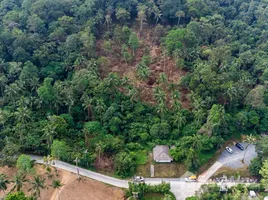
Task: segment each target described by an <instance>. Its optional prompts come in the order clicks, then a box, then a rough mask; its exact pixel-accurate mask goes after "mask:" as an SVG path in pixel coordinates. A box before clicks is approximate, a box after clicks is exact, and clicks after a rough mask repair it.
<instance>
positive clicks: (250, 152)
mask: <svg viewBox="0 0 268 200" xmlns="http://www.w3.org/2000/svg"><path fill="white" fill-rule="evenodd" d="M240 144H242V146H243V147H244V148H246V146H247V143H244V142H241V143H240ZM229 147H231V148H232V150H233V153H232V154H230V153H229V152H227V151H226V150H225V151H223V152H222V153H221V155H220V156H219V158H218V162H220V163H221V164H222V165H224V166H227V167H230V168H233V169H237V168H241V167H244V166H248V165H249V164H250V161H251V160H252V159H253V158H256V157H257V153H256V151H255V145H252V144H251V145H249V146H248V148H247V150H244V151H241V150H240V149H238V148H237V147H236V146H235V145H233V146H229ZM245 153H246V155H245V160H244V163H242V162H241V161H242V159H243V157H244V154H245Z"/></svg>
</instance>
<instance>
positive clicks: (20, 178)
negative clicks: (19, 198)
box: [11, 173, 27, 191]
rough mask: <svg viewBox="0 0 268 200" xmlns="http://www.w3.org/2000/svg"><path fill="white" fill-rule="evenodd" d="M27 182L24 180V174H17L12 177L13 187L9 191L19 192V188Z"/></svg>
mask: <svg viewBox="0 0 268 200" xmlns="http://www.w3.org/2000/svg"><path fill="white" fill-rule="evenodd" d="M26 181H27V179H26V175H24V174H20V173H17V174H16V175H15V176H14V179H13V181H12V182H13V183H14V186H13V188H12V189H11V191H13V190H15V189H16V191H20V190H21V188H22V187H23V185H25V184H24V183H25V182H26Z"/></svg>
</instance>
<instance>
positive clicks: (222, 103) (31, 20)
mask: <svg viewBox="0 0 268 200" xmlns="http://www.w3.org/2000/svg"><path fill="white" fill-rule="evenodd" d="M266 10H267V1H265V0H252V1H248V0H246V1H241V0H233V1H230V2H225V1H213V0H198V1H196V0H178V1H174V0H165V1H160V0H159V1H158V0H153V1H143V0H127V1H125V0H117V1H112V0H100V1H86V0H79V1H75V0H68V1H67V0H53V1H52V0H34V1H29V0H17V1H14V0H0V16H1V17H0V21H1V28H0V153H1V159H0V164H1V165H10V166H11V165H15V164H16V162H17V159H18V158H20V159H19V161H18V164H19V165H18V167H19V168H20V169H21V170H22V171H26V172H27V171H28V169H29V165H28V164H29V163H27V162H28V161H27V160H28V158H26V157H25V156H24V157H20V154H21V152H32V153H36V154H39V155H42V156H48V155H51V156H52V157H54V158H55V159H60V160H63V161H67V162H70V163H73V164H77V165H81V166H84V167H87V168H89V167H92V166H93V165H94V167H95V168H105V167H103V166H102V164H103V162H102V161H103V160H105V161H107V162H108V163H109V168H111V171H113V172H114V173H116V174H117V175H119V176H122V177H127V176H131V175H133V174H134V173H135V170H136V167H137V166H138V165H141V164H145V163H146V155H145V153H144V152H145V150H146V151H147V152H148V150H151V149H152V148H153V147H154V146H155V145H157V144H166V145H169V146H174V147H175V148H174V149H173V150H172V151H171V154H172V156H173V157H174V160H175V161H176V162H179V163H182V164H183V165H185V166H187V168H188V169H189V170H192V171H196V170H197V169H198V168H199V167H200V166H201V165H203V164H204V163H205V162H207V160H208V159H209V158H210V157H211V156H212V154H213V153H214V151H215V149H218V148H219V147H220V146H221V145H222V144H223V143H224V141H225V140H227V139H230V138H233V137H234V136H235V137H237V136H239V135H240V134H246V135H251V134H252V135H253V136H254V137H255V136H256V135H260V134H261V133H263V132H268V87H267V81H268V70H267V62H268V54H267V51H268V38H267V27H268V19H267V14H266V12H265V11H266ZM260 145H266V144H260ZM141 152H143V153H141ZM265 152H266V153H265ZM263 154H266V155H268V153H267V151H266V150H265V149H264V150H263ZM263 160H264V156H263V158H262V161H261V162H262V163H263ZM26 161H27V162H26ZM78 161H79V162H78ZM253 168H254V170H252V171H254V174H257V170H255V169H256V168H258V166H257V167H256V163H255V166H254V167H252V169H253ZM41 182H42V181H39V183H40V187H41ZM36 195H37V196H38V191H36Z"/></svg>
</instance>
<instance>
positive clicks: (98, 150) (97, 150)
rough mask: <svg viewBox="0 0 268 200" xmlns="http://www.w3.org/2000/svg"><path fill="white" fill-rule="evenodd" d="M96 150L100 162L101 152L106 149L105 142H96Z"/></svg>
mask: <svg viewBox="0 0 268 200" xmlns="http://www.w3.org/2000/svg"><path fill="white" fill-rule="evenodd" d="M95 151H96V152H97V154H98V158H99V162H100V157H101V154H102V153H103V151H104V144H103V143H102V142H98V143H97V144H96V147H95Z"/></svg>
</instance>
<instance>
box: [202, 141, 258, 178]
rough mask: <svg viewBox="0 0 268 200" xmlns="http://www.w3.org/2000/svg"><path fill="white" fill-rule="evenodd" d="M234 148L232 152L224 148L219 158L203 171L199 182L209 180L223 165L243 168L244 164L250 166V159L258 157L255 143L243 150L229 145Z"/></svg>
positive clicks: (244, 145) (244, 144) (245, 144)
mask: <svg viewBox="0 0 268 200" xmlns="http://www.w3.org/2000/svg"><path fill="white" fill-rule="evenodd" d="M240 144H242V145H243V147H244V148H246V146H247V143H244V142H240ZM229 147H231V148H232V149H233V153H232V154H230V153H229V152H227V151H226V150H224V151H223V152H222V153H221V155H220V156H219V158H218V160H217V161H216V162H215V163H214V164H213V165H212V166H211V167H210V168H209V169H208V170H207V171H205V172H203V173H202V174H201V175H200V176H199V177H198V181H199V182H203V183H205V182H207V181H208V180H209V179H210V177H211V176H213V174H215V173H216V172H217V171H218V170H219V169H220V168H221V167H223V166H227V167H230V168H232V169H237V168H241V167H244V166H248V165H249V164H250V161H251V160H252V159H253V158H256V157H257V153H256V151H255V145H252V144H251V145H249V146H248V148H247V151H246V150H244V151H241V150H240V149H238V148H237V147H236V146H235V145H233V146H229ZM245 153H246V155H245V160H244V163H242V159H243V157H244V154H245Z"/></svg>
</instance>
